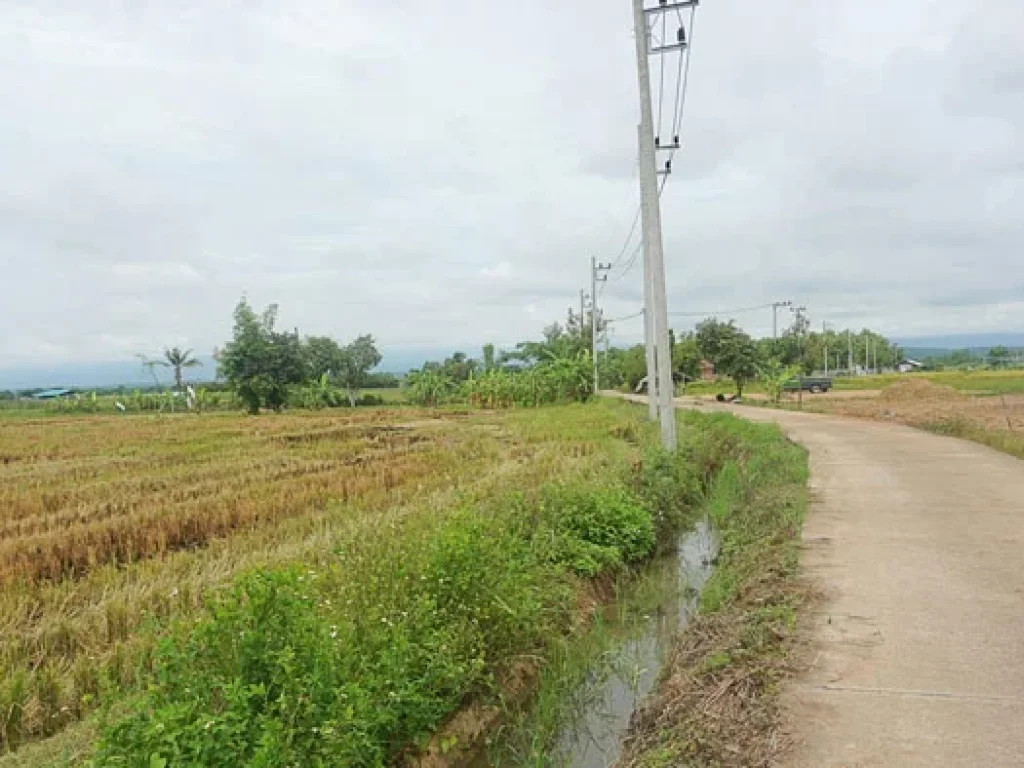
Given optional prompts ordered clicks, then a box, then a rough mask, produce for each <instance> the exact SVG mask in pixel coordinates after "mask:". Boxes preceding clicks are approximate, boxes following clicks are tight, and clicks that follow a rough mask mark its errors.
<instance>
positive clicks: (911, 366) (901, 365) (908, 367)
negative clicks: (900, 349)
mask: <svg viewBox="0 0 1024 768" xmlns="http://www.w3.org/2000/svg"><path fill="white" fill-rule="evenodd" d="M922 368H924V363H921V362H918V361H917V360H911V359H910V358H909V357H906V358H904V359H902V360H900V361H899V362H898V363H896V370H897V371H899V372H900V373H913V372H914V371H919V370H921V369H922Z"/></svg>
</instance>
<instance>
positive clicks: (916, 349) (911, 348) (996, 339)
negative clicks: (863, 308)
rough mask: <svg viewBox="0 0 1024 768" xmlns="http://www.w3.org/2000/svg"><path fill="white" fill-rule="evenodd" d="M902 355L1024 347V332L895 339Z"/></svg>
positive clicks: (928, 355)
mask: <svg viewBox="0 0 1024 768" xmlns="http://www.w3.org/2000/svg"><path fill="white" fill-rule="evenodd" d="M896 343H897V344H899V346H900V350H901V351H902V353H903V355H904V356H906V357H910V358H919V357H941V356H943V355H948V354H949V353H950V352H954V351H956V350H961V349H966V350H968V351H970V353H971V354H972V355H978V357H981V356H982V355H984V354H985V353H986V352H988V351H989V350H990V349H991V348H992V347H1008V348H1010V349H1011V350H1017V349H1024V333H965V334H954V335H950V336H920V337H917V338H902V339H897V340H896Z"/></svg>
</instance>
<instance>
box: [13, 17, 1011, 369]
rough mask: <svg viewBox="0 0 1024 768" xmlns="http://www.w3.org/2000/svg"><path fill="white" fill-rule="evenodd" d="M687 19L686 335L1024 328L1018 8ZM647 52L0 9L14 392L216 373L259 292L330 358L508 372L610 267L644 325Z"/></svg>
mask: <svg viewBox="0 0 1024 768" xmlns="http://www.w3.org/2000/svg"><path fill="white" fill-rule="evenodd" d="M683 18H684V20H685V23H686V26H687V28H688V36H689V38H690V41H691V44H692V45H691V49H690V52H691V57H692V58H691V63H690V72H689V80H688V87H687V91H686V93H687V97H686V102H685V109H684V110H683V117H682V129H681V133H682V141H683V149H682V151H681V152H680V153H679V154H677V156H676V158H675V161H674V165H673V168H674V170H673V173H672V175H671V177H670V178H669V180H668V182H667V184H666V187H665V190H664V193H663V196H662V215H663V221H664V241H665V257H666V269H667V280H668V296H669V308H670V311H672V312H677V313H704V312H708V313H716V314H717V313H722V314H723V316H735V318H736V319H737V321H739V322H740V323H741V324H742V325H743V326H744V327H746V328H748V329H749V330H751V331H753V332H754V333H756V334H763V333H768V332H770V329H771V313H770V311H768V310H759V311H756V312H745V313H730V312H729V311H728V310H730V309H734V308H745V307H752V306H757V305H763V304H765V303H769V302H771V301H774V300H787V299H788V300H792V301H794V302H796V303H797V304H802V305H805V306H807V308H808V313H809V316H810V319H811V321H812V323H813V324H814V325H816V326H817V325H818V324H820V323H821V322H822V321H827V322H829V323H831V324H832V325H833V326H835V327H839V328H842V327H846V326H847V325H852V326H853V327H855V328H860V327H863V326H870V327H872V328H875V329H878V330H880V331H882V332H883V333H888V334H890V335H894V336H901V337H904V338H906V337H912V336H915V335H936V334H945V333H955V332H972V333H980V332H988V331H1019V330H1024V320H1022V317H1024V314H1022V310H1024V269H1022V254H1021V244H1022V241H1024V216H1021V210H1022V204H1024V133H1022V128H1024V46H1021V45H1020V42H1021V40H1022V39H1024V10H1022V6H1020V4H1019V3H1016V2H1010V0H989V1H988V2H986V3H984V5H983V4H982V3H981V2H980V0H965V2H960V3H950V2H948V1H945V2H932V1H931V0H901V2H899V3H891V2H882V1H881V0H860V1H859V2H856V3H851V2H849V1H848V0H842V1H840V0H790V2H787V3H749V2H741V0H705V2H703V3H702V4H701V6H700V8H699V10H698V11H697V12H696V18H695V24H694V27H693V28H692V29H690V28H689V18H688V16H684V17H683ZM672 19H673V25H675V26H678V22H677V21H676V20H675V18H674V17H672ZM667 33H668V35H670V36H674V29H673V28H672V26H670V27H669V28H668V30H667ZM658 34H659V35H660V30H659V31H658ZM634 57H635V51H634V41H633V36H632V17H631V9H630V3H629V2H628V0H601V1H600V2H594V0H562V2H559V3H551V2H546V1H542V0H519V2H516V3H492V2H486V3H485V2H468V1H466V0H443V1H442V0H394V1H393V2H388V3H382V2H370V1H369V0H323V1H322V2H321V1H320V0H287V2H284V1H282V2H273V1H272V0H231V1H230V2H229V1H227V0H201V1H199V0H140V2H135V3H113V2H109V0H103V1H102V2H101V1H100V0H38V1H37V2H29V1H28V0H21V1H19V0H8V1H7V2H4V3H3V4H0V102H2V103H3V105H4V109H3V119H2V120H0V169H2V173H0V275H2V278H0V279H2V281H3V282H2V286H3V291H2V296H3V307H4V312H3V318H4V319H3V321H2V330H0V368H2V367H10V366H19V365H37V364H64V363H74V362H87V361H96V360H120V359H129V358H131V357H132V355H134V354H136V353H148V354H154V353H157V352H159V350H160V349H162V348H163V347H166V346H173V345H180V346H185V347H190V348H193V349H195V350H197V352H199V353H201V354H209V352H210V351H211V350H212V349H213V347H214V346H215V345H218V344H223V343H224V341H225V340H227V339H228V338H229V336H230V331H231V313H232V309H233V307H234V305H235V303H236V302H237V301H238V300H239V299H240V297H242V296H243V295H244V296H246V297H248V299H249V300H250V301H251V302H252V303H253V304H254V305H256V306H257V308H262V307H263V306H265V305H266V304H268V303H270V302H277V303H278V304H279V305H280V315H279V317H280V322H281V325H282V326H284V327H286V328H292V327H296V328H298V329H299V330H300V332H302V333H308V334H329V335H332V336H335V337H338V338H340V339H342V340H343V341H344V340H348V339H350V338H352V337H354V336H356V335H358V334H360V333H373V334H374V335H375V336H376V338H377V340H378V342H379V343H380V345H381V346H382V347H384V348H417V347H423V348H427V347H429V348H433V349H436V348H438V347H445V346H449V347H452V348H457V347H463V348H468V349H470V351H473V349H474V348H475V347H478V346H479V345H480V344H483V343H485V342H493V343H496V344H498V345H509V344H512V343H514V342H516V341H518V340H521V339H524V338H528V337H535V336H537V335H538V334H539V333H540V331H541V329H542V328H543V326H545V325H546V324H548V323H550V322H551V321H553V320H556V319H560V318H564V316H565V310H566V308H567V307H568V306H570V305H576V304H578V291H579V289H580V288H581V287H583V286H584V285H585V284H586V283H587V282H588V281H589V259H590V257H591V256H592V255H593V256H596V257H598V258H599V259H601V260H602V261H606V262H611V261H615V262H616V268H615V269H613V270H612V273H611V279H610V280H609V282H608V283H607V285H606V286H605V287H604V289H603V290H602V292H601V297H600V301H601V304H602V306H603V308H604V309H605V310H606V312H607V313H608V316H611V317H617V316H623V315H628V314H630V313H632V312H634V311H635V310H636V309H637V308H638V307H639V306H640V302H641V296H642V283H641V270H640V268H639V265H634V266H633V267H632V268H631V269H629V270H625V269H624V267H625V266H626V265H627V264H629V263H630V255H631V253H632V252H633V247H632V244H630V245H628V246H627V247H626V248H625V250H623V244H624V241H625V239H626V234H627V232H628V231H629V229H630V224H631V222H632V221H633V218H634V213H635V211H636V206H637V203H638V199H639V191H638V183H637V179H636V137H637V133H636V124H637V121H638V98H637V83H636V66H635V58H634ZM666 64H667V75H666V85H665V88H664V90H665V96H664V99H663V100H661V103H662V104H663V105H664V106H663V111H664V112H665V113H669V114H671V112H672V109H673V108H674V98H675V85H674V82H675V81H674V78H675V74H676V61H675V59H668V60H667V61H666ZM653 67H654V69H653V75H654V79H655V82H658V81H659V73H660V69H659V67H660V64H659V63H658V62H657V61H655V62H654V63H653ZM657 102H658V99H657V96H656V103H657ZM665 119H666V120H667V119H668V118H667V116H666V118H665ZM662 130H663V131H664V132H670V131H671V129H670V128H667V129H666V128H663V129H662ZM620 254H621V258H620ZM783 320H786V316H785V313H783V316H782V318H780V323H781V322H783ZM787 321H788V320H787ZM673 322H674V324H676V325H677V326H678V327H680V328H682V327H686V326H687V325H689V324H692V322H693V318H692V317H687V316H685V315H677V316H676V317H675V318H674V321H673ZM639 334H640V323H639V320H626V321H622V322H620V323H617V324H616V325H615V326H614V335H613V337H612V339H613V342H619V343H621V342H626V341H632V340H635V339H638V338H639Z"/></svg>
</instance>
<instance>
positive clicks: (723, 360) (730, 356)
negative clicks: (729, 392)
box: [715, 331, 759, 395]
mask: <svg viewBox="0 0 1024 768" xmlns="http://www.w3.org/2000/svg"><path fill="white" fill-rule="evenodd" d="M758 362H759V361H758V352H757V345H756V344H754V341H753V339H751V338H750V337H749V336H748V335H747V334H745V333H743V332H742V331H737V332H736V333H734V334H732V335H731V336H729V337H728V338H726V339H724V340H723V341H722V344H721V347H720V348H719V351H718V357H717V360H716V362H715V369H716V370H717V371H718V372H719V373H724V374H725V375H726V376H728V377H730V378H731V379H732V380H733V381H734V382H735V383H736V393H737V394H739V395H742V394H743V385H744V384H746V383H747V382H748V381H750V380H751V379H753V378H754V377H755V376H756V375H757V370H758Z"/></svg>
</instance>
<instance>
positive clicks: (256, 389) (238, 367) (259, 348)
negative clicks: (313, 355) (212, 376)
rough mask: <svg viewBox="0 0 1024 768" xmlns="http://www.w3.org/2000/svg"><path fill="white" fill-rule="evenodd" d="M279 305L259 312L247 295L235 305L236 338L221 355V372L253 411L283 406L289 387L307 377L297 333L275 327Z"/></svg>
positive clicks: (250, 410) (276, 408)
mask: <svg viewBox="0 0 1024 768" xmlns="http://www.w3.org/2000/svg"><path fill="white" fill-rule="evenodd" d="M276 320H277V305H276V304H271V305H270V306H269V307H267V309H266V310H265V311H264V313H263V315H262V317H260V316H257V314H256V313H255V312H254V311H253V309H252V307H250V306H249V302H248V301H246V300H245V299H244V298H243V299H242V300H241V301H239V302H238V306H237V307H235V327H234V338H233V339H232V340H231V341H230V342H228V344H227V345H226V346H225V347H224V350H223V352H221V355H220V373H221V375H223V376H224V377H225V378H226V379H227V382H228V386H229V387H230V388H231V389H232V390H233V391H234V392H235V393H236V394H237V395H238V397H239V398H241V400H242V402H244V403H245V405H246V408H247V409H248V410H249V412H250V413H253V414H255V413H259V410H260V408H261V407H266V408H271V409H273V410H275V411H278V410H281V408H282V407H283V406H284V404H285V403H286V402H287V399H288V388H289V386H290V385H292V384H298V383H300V382H301V381H303V380H304V379H305V377H306V371H305V358H304V355H303V352H302V346H301V343H300V342H299V338H298V335H297V334H292V333H279V332H278V331H275V330H274V325H275V323H276Z"/></svg>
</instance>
